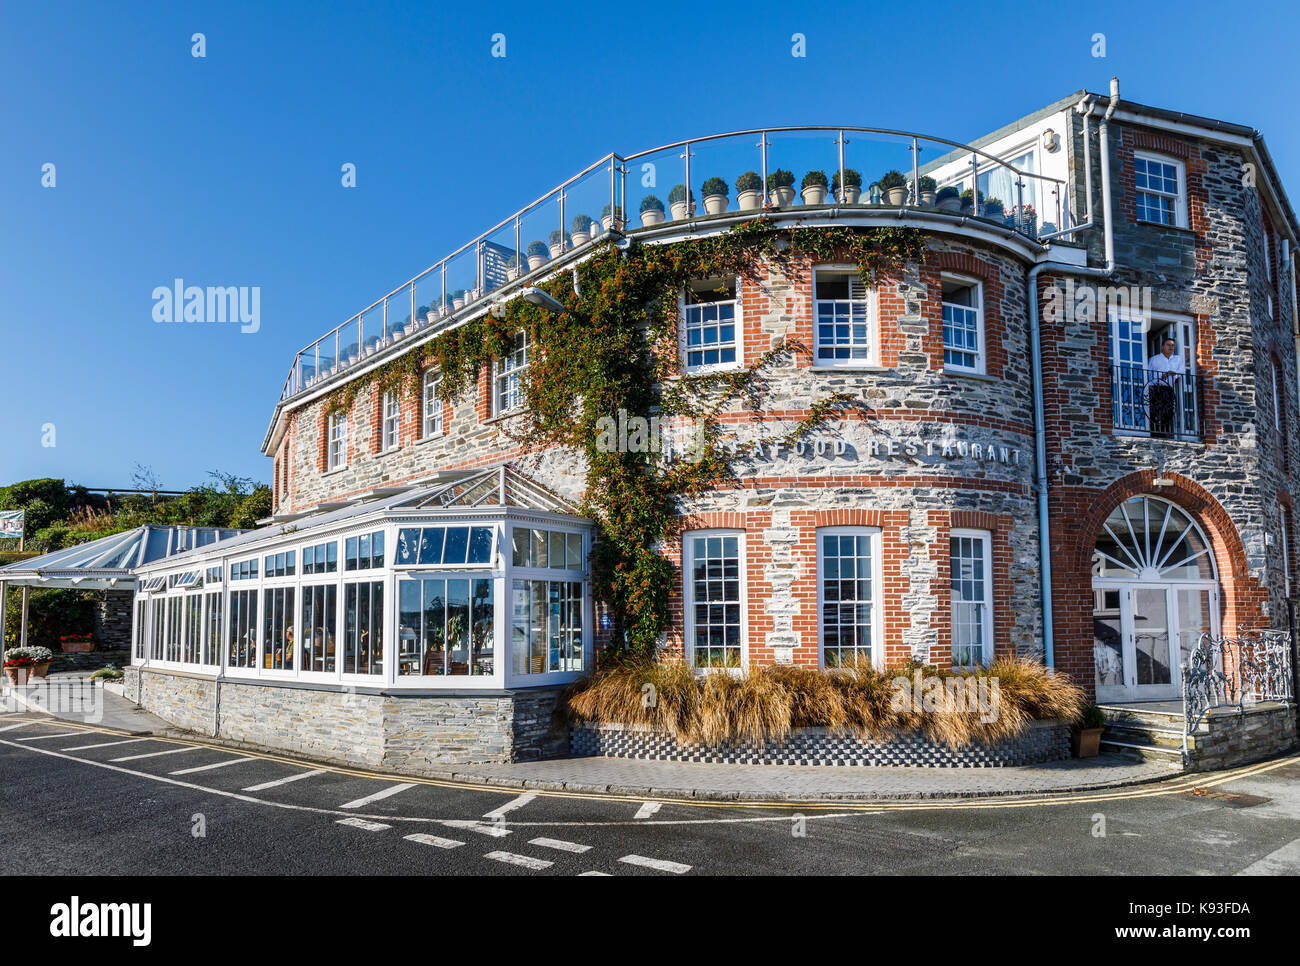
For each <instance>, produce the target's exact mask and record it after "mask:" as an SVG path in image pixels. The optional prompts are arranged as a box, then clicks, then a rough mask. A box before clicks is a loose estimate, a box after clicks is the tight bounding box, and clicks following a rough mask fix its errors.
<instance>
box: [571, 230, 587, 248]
mask: <svg viewBox="0 0 1300 966" xmlns="http://www.w3.org/2000/svg"><path fill="white" fill-rule="evenodd" d="M569 237H570V238H572V239H573V247H574V248H577V247H578V246H579V245H585V244H587V242H589V241H591V236H590V235H588V234H587V233H586V232H585V231H575V232H574V233H573V234H572V235H570V236H569Z"/></svg>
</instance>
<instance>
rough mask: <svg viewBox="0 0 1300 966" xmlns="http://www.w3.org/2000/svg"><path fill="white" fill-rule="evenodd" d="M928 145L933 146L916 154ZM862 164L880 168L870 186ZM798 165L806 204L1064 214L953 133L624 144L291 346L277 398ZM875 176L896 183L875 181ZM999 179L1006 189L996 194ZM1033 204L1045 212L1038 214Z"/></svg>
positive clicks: (1039, 183)
mask: <svg viewBox="0 0 1300 966" xmlns="http://www.w3.org/2000/svg"><path fill="white" fill-rule="evenodd" d="M755 139H757V140H755ZM927 153H931V154H933V155H934V157H933V158H932V159H931V158H927V160H926V161H925V162H924V163H923V162H922V160H921V156H922V155H923V154H927ZM1013 160H1014V159H1013ZM864 169H865V170H867V171H875V172H880V173H879V174H878V175H877V176H876V180H875V181H872V182H870V183H869V184H868V186H867V187H866V188H863V187H862V183H863V176H862V173H861V172H862V170H864ZM828 172H830V175H829V176H828V174H827V173H828ZM800 175H802V179H801V185H800V191H799V194H800V195H801V196H802V198H801V200H802V202H803V204H805V205H810V206H811V205H820V204H825V203H826V202H827V198H829V199H830V203H832V204H836V205H864V206H870V205H885V206H888V207H900V206H905V205H906V206H917V207H926V208H933V209H937V210H946V211H951V212H953V213H957V214H966V215H970V216H973V217H977V218H984V219H987V220H989V221H991V222H994V223H997V224H1001V225H1004V226H1007V227H1011V228H1014V229H1015V230H1016V231H1019V232H1021V233H1023V234H1025V235H1027V236H1028V237H1030V238H1037V237H1038V235H1039V234H1043V235H1046V234H1048V233H1051V232H1054V231H1057V230H1059V229H1060V228H1063V227H1067V226H1064V225H1062V224H1061V221H1062V217H1063V216H1066V217H1068V214H1067V213H1066V212H1064V211H1063V208H1062V205H1063V196H1064V191H1063V190H1062V189H1063V187H1064V182H1063V181H1061V180H1060V179H1057V178H1050V177H1047V176H1045V175H1041V174H1036V173H1034V172H1032V171H1025V170H1022V169H1021V168H1017V167H1015V166H1014V165H1012V164H1011V163H1009V162H1008V161H1007V160H1004V159H1002V158H998V157H995V156H994V155H992V154H990V153H988V152H987V151H984V150H981V149H979V148H975V147H971V146H970V145H966V144H962V143H961V142H959V141H950V140H948V139H946V138H936V137H931V136H929V135H923V134H917V133H914V132H910V131H891V130H887V129H884V128H868V127H778V128H762V129H754V130H748V131H733V132H730V133H727V134H714V135H708V136H706V137H702V138H692V139H689V140H685V141H677V142H674V143H673V144H666V145H663V146H661V147H658V148H653V149H651V150H649V151H641V152H639V153H637V154H631V155H627V156H626V157H624V156H620V155H618V154H613V153H611V154H607V155H606V156H605V157H603V158H601V159H600V160H599V161H597V162H595V163H594V164H591V165H589V166H588V167H586V168H584V169H583V170H582V171H580V172H578V173H577V174H575V175H574V176H573V177H571V178H569V179H568V180H566V181H564V182H563V183H561V184H560V185H558V186H557V187H555V188H553V189H551V190H550V191H548V192H547V193H546V194H544V195H542V196H541V197H540V198H538V199H537V200H536V201H534V202H532V203H531V204H529V205H526V206H525V207H523V208H521V209H520V210H519V211H517V212H516V213H515V214H513V215H510V216H509V217H507V218H505V219H503V220H502V221H500V222H498V223H497V224H496V225H495V226H493V227H492V228H489V229H488V230H487V231H485V232H484V233H483V234H481V235H479V236H478V237H476V238H474V239H472V240H470V241H469V242H467V243H466V244H464V245H462V246H461V247H460V248H458V249H456V250H455V251H454V252H452V253H451V254H450V255H448V256H446V257H445V258H443V259H441V260H440V261H438V262H435V263H434V264H433V265H431V266H430V267H429V268H427V269H425V270H424V271H423V272H421V273H420V274H418V275H416V276H415V277H414V278H412V279H410V280H408V281H406V282H404V283H402V284H401V285H399V286H398V287H397V288H395V289H393V290H392V291H391V292H389V293H388V294H386V295H384V296H383V297H381V298H378V299H376V300H375V301H374V302H372V303H370V305H368V306H366V307H365V308H364V309H362V310H361V311H360V312H358V313H357V314H356V315H354V316H352V317H351V318H349V319H348V320H347V321H345V322H343V323H342V324H340V325H338V326H336V327H335V328H333V329H331V330H330V331H329V332H327V333H326V334H325V335H323V336H321V337H320V338H319V339H317V340H315V341H314V342H311V343H309V344H308V345H306V346H304V347H303V348H302V349H301V350H300V351H299V352H298V353H297V354H296V355H295V356H294V361H293V366H292V367H291V369H290V371H289V375H288V377H287V378H286V379H285V383H284V387H283V389H282V391H281V394H280V398H281V400H284V399H288V398H290V397H292V396H294V395H296V394H298V393H299V392H302V391H304V390H306V389H308V388H310V387H311V386H313V385H315V384H316V383H317V382H319V381H321V380H323V379H326V378H328V377H330V376H332V375H334V374H335V373H337V372H340V371H342V370H344V369H347V368H350V367H351V366H354V365H356V364H357V363H359V362H361V361H363V360H364V359H366V358H367V357H369V356H371V355H373V354H374V353H376V352H378V351H380V350H382V349H384V348H386V347H387V346H389V345H392V344H394V343H395V342H397V341H399V340H401V339H403V338H406V337H407V336H409V335H411V334H413V333H414V332H416V331H418V330H420V329H422V328H424V327H426V326H430V325H434V324H436V323H438V322H440V321H441V320H442V319H445V318H449V317H451V316H454V315H456V313H457V312H459V311H461V310H462V309H465V308H467V307H469V306H471V305H473V304H474V303H476V302H478V300H480V299H481V298H483V297H484V296H485V295H487V294H489V293H490V292H492V291H494V290H496V289H498V288H501V287H502V286H504V285H506V284H508V283H510V282H512V281H514V280H515V279H516V278H519V277H521V276H524V275H527V274H528V273H529V272H532V271H538V270H540V269H542V268H543V267H544V266H545V264H546V263H547V262H548V261H550V260H551V259H553V258H557V257H559V256H560V255H562V254H564V253H565V252H567V251H571V250H575V249H578V248H581V247H583V246H584V245H588V244H591V243H592V242H593V241H594V240H596V239H597V238H600V237H601V236H603V235H604V234H606V233H608V232H611V231H624V230H627V229H628V228H629V225H630V223H631V218H630V214H629V213H630V212H631V211H632V210H633V209H634V208H635V210H636V211H637V213H638V215H639V218H640V222H641V225H642V226H643V227H649V226H651V225H655V224H659V223H661V222H663V221H664V220H665V219H666V218H668V212H671V220H682V219H687V218H693V217H698V216H699V205H698V204H697V198H700V199H702V200H703V203H704V209H705V213H706V214H721V213H722V212H725V211H727V210H728V209H729V208H730V205H731V204H732V203H733V202H734V203H735V204H736V206H737V207H736V208H735V209H732V210H736V211H748V210H754V211H759V210H763V209H772V208H784V207H787V206H790V205H793V204H794V202H795V197H796V191H795V188H794V179H795V178H798V177H800ZM886 175H891V176H892V177H890V178H886ZM882 180H888V181H889V182H890V183H891V184H892V185H893V190H892V191H891V190H890V189H889V188H881V187H880V186H879V182H880V181H882ZM900 181H901V184H900ZM931 181H933V184H932V183H931ZM719 183H721V186H722V187H723V189H724V192H723V194H722V195H721V196H720V195H719V194H718V193H717V191H716V189H717V188H718V187H719ZM687 185H690V186H691V188H690V191H689V192H688V191H687V190H686V186H687ZM742 185H744V186H746V190H743V191H742V190H741V186H742ZM665 186H671V187H665ZM764 186H771V188H772V190H764ZM733 188H734V193H735V197H734V198H733V197H732V194H733ZM947 189H956V190H955V191H949V190H947ZM995 190H996V191H1000V192H1002V193H1005V194H1007V195H1008V196H1009V197H1008V198H1001V197H1000V196H996V195H994V191H995ZM697 192H698V195H697ZM963 192H964V194H963ZM664 193H666V194H667V199H666V200H665V199H664V198H662V197H661V195H662V194H664ZM940 194H942V195H944V197H942V198H940V197H939V195H940ZM954 195H955V197H953V196H954ZM596 212H599V215H597V214H595V213H596ZM1040 213H1044V214H1047V213H1050V214H1051V216H1052V217H1051V219H1048V218H1046V217H1043V218H1041V219H1040Z"/></svg>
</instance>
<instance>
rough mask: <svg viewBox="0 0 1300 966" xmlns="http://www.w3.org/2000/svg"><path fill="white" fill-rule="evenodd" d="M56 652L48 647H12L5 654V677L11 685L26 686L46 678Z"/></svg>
mask: <svg viewBox="0 0 1300 966" xmlns="http://www.w3.org/2000/svg"><path fill="white" fill-rule="evenodd" d="M53 659H54V652H53V651H51V650H50V649H49V648H48V647H11V648H9V650H7V651H5V652H4V662H5V663H4V666H5V677H7V678H8V679H9V682H10V683H11V684H26V683H27V682H28V681H30V680H38V679H40V678H43V677H45V672H46V671H48V670H49V669H50V661H52V660H53Z"/></svg>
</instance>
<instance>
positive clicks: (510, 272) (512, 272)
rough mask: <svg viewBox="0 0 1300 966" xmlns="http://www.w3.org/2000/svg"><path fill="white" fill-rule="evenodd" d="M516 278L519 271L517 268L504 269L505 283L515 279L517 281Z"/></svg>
mask: <svg viewBox="0 0 1300 966" xmlns="http://www.w3.org/2000/svg"><path fill="white" fill-rule="evenodd" d="M518 277H519V269H518V268H507V269H506V281H507V282H513V281H514V280H515V279H517V278H518Z"/></svg>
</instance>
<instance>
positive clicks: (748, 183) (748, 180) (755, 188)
mask: <svg viewBox="0 0 1300 966" xmlns="http://www.w3.org/2000/svg"><path fill="white" fill-rule="evenodd" d="M736 205H737V206H738V207H739V208H740V210H741V211H754V210H755V209H757V208H761V207H762V206H763V179H762V178H760V177H759V176H758V172H757V171H746V172H745V173H744V174H742V175H741V176H740V177H739V178H737V179H736Z"/></svg>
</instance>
